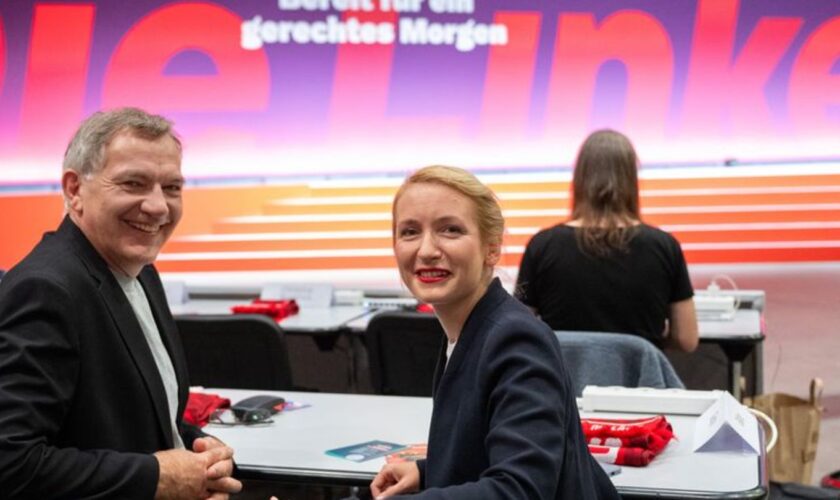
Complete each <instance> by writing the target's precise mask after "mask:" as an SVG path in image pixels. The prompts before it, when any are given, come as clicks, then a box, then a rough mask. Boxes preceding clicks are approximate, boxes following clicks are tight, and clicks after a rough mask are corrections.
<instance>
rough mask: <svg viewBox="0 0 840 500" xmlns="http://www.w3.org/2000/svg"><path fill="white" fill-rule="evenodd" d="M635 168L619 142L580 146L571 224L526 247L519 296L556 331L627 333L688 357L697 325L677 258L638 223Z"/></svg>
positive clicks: (601, 135) (599, 139) (676, 247)
mask: <svg viewBox="0 0 840 500" xmlns="http://www.w3.org/2000/svg"><path fill="white" fill-rule="evenodd" d="M638 163H639V161H638V158H637V156H636V152H635V150H634V149H633V145H632V144H631V143H630V140H629V139H628V138H627V137H625V136H624V135H622V134H620V133H618V132H615V131H613V130H600V131H597V132H594V133H592V134H591V135H590V136H589V137H588V138H587V139H586V141H585V142H584V143H583V146H581V149H580V152H579V153H578V158H577V161H576V163H575V171H574V175H573V178H572V194H573V200H572V214H571V220H569V221H568V222H565V223H562V224H559V225H557V226H554V227H551V228H549V229H545V230H543V231H540V232H539V233H537V234H536V235H535V236H534V237H533V238H532V239H531V241H530V242H529V243H528V246H527V248H526V249H525V254H524V255H523V257H522V263H521V264H520V268H519V276H518V278H517V296H518V297H519V299H520V300H522V302H524V303H525V304H526V305H528V306H529V307H531V308H532V309H533V310H534V311H535V312H536V313H537V314H538V315H539V316H540V317H541V318H542V320H543V321H545V322H546V323H548V325H549V326H551V328H553V329H554V330H577V331H580V330H583V331H600V332H617V333H630V334H635V335H639V336H641V337H644V338H646V339H648V340H650V341H651V342H653V343H654V344H655V345H657V346H659V347H665V346H669V347H675V348H677V349H680V350H683V351H693V350H694V349H695V348H696V347H697V342H698V335H697V318H696V314H695V311H694V301H693V298H692V297H693V295H694V292H693V289H692V286H691V281H690V280H689V276H688V269H687V267H686V264H685V258H684V257H683V253H682V249H681V248H680V244H679V242H677V240H676V239H675V238H674V237H673V236H671V235H670V234H668V233H666V232H665V231H662V230H660V229H657V228H655V227H653V226H649V225H647V224H645V223H644V222H643V221H642V219H641V215H640V211H639V182H638V175H637V170H638Z"/></svg>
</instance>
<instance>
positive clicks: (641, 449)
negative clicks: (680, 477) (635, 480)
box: [580, 415, 674, 467]
mask: <svg viewBox="0 0 840 500" xmlns="http://www.w3.org/2000/svg"><path fill="white" fill-rule="evenodd" d="M580 423H581V427H582V428H583V435H584V436H585V437H586V442H587V443H588V445H589V452H590V453H592V456H594V457H595V459H596V460H599V461H601V462H607V463H611V464H616V465H630V466H634V467H643V466H645V465H647V464H649V463H650V462H651V460H653V458H654V457H655V456H656V455H658V454H659V452H661V451H662V450H663V449H664V448H665V446H666V445H667V444H668V442H669V441H670V440H671V439H672V438H673V437H674V431H673V429H672V428H671V424H669V423H668V420H667V419H666V418H665V416H664V415H657V416H655V417H647V418H639V419H604V418H582V419H581V421H580Z"/></svg>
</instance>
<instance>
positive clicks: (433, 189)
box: [394, 183, 499, 314]
mask: <svg viewBox="0 0 840 500" xmlns="http://www.w3.org/2000/svg"><path fill="white" fill-rule="evenodd" d="M394 255H395V256H396V258H397V265H398V266H399V269H400V276H401V277H402V280H403V282H404V283H405V284H406V286H407V287H408V289H409V290H411V293H412V294H413V295H414V296H415V297H416V298H417V299H418V300H420V301H421V302H425V303H427V304H432V305H433V306H434V307H435V310H436V311H437V313H438V314H446V313H448V312H449V311H453V312H462V313H469V311H471V310H472V308H473V306H475V304H476V303H477V302H478V300H479V299H480V298H481V297H482V295H484V291H485V290H486V287H487V283H488V281H489V280H488V276H489V275H490V273H491V272H492V268H493V266H494V265H495V264H496V262H497V261H498V259H499V246H498V245H488V244H486V243H484V242H482V238H481V235H480V233H479V228H478V223H477V221H476V209H475V204H474V203H473V201H472V200H471V199H469V198H467V197H466V196H465V195H463V194H461V193H459V192H458V191H456V190H454V189H452V188H449V187H446V186H443V185H440V184H433V183H420V184H411V185H409V186H408V187H407V188H406V189H405V190H404V191H403V193H402V196H400V198H399V200H397V203H396V205H395V207H394Z"/></svg>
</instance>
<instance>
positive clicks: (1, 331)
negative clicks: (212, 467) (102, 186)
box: [0, 218, 198, 499]
mask: <svg viewBox="0 0 840 500" xmlns="http://www.w3.org/2000/svg"><path fill="white" fill-rule="evenodd" d="M138 279H139V281H140V283H141V284H142V286H143V288H144V289H145V292H146V296H147V297H148V299H149V304H150V306H151V309H152V313H153V314H154V317H155V322H156V323H157V327H158V330H159V331H160V334H161V338H162V340H163V344H164V346H166V350H167V351H168V352H169V356H170V358H171V359H172V364H173V366H174V368H175V374H176V376H177V379H178V389H179V391H178V401H179V405H178V415H179V416H180V415H182V413H183V411H184V406H185V404H186V400H187V392H188V387H189V383H188V380H187V372H186V364H185V361H184V354H183V352H182V348H181V345H180V341H179V339H178V336H177V327H176V326H175V322H174V320H173V319H172V315H171V314H170V312H169V307H168V306H167V304H166V298H165V295H164V292H163V287H162V285H161V283H160V279H159V277H158V274H157V272H156V271H155V270H154V268H153V267H152V266H146V267H145V268H144V269H143V270H142V271H141V273H140V275H139V276H138ZM179 424H180V417H179ZM181 430H182V432H181V435H182V437H183V438H184V442H185V444H186V445H187V446H188V447H190V446H191V444H192V440H193V439H194V438H195V437H196V435H197V434H198V433H197V430H196V429H194V428H189V429H188V428H187V427H183V426H182V427H181ZM172 445H173V437H172V426H171V425H170V424H169V409H168V405H167V401H166V391H165V389H164V387H163V382H162V381H161V378H160V374H159V372H158V369H157V365H156V364H155V361H154V358H153V357H152V352H151V350H150V349H149V345H148V343H147V341H146V338H145V336H144V335H143V331H142V330H141V328H140V324H139V322H138V321H137V318H136V316H135V314H134V310H133V309H132V307H131V304H130V303H129V302H128V299H126V297H125V293H124V292H123V291H122V289H121V288H120V285H119V284H118V283H117V280H116V279H115V278H114V275H113V274H112V273H111V271H110V270H109V269H108V266H107V264H106V263H105V261H104V260H103V259H102V257H101V256H100V255H99V254H98V253H97V252H96V250H95V249H94V248H93V246H92V245H91V244H90V242H89V241H88V240H87V239H86V238H85V236H84V234H83V233H82V232H81V231H80V230H79V228H78V227H76V225H75V224H74V223H73V222H72V221H70V219H69V218H65V219H64V222H63V223H62V224H61V226H60V227H59V229H58V231H56V232H55V233H48V234H47V235H45V236H44V239H43V240H42V241H41V243H39V244H38V245H37V246H36V247H35V249H34V250H33V251H32V252H31V253H30V254H29V255H28V256H27V257H26V258H25V259H24V260H23V261H22V262H21V263H20V264H18V265H17V266H15V268H14V269H12V270H10V271H9V272H8V273H6V276H4V277H3V281H2V283H0V497H3V498H19V497H20V498H91V497H93V498H121V499H134V498H138V499H140V498H148V499H151V498H152V497H153V496H154V494H155V490H156V488H157V481H158V464H157V460H156V459H155V457H154V456H152V455H151V453H154V452H155V451H158V450H165V449H169V448H172Z"/></svg>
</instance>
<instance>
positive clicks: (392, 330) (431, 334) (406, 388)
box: [365, 311, 446, 396]
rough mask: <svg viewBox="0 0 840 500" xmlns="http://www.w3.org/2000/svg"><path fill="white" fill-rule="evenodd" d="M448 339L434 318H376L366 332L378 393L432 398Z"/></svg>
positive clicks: (421, 315)
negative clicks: (441, 354)
mask: <svg viewBox="0 0 840 500" xmlns="http://www.w3.org/2000/svg"><path fill="white" fill-rule="evenodd" d="M445 339H446V335H445V334H444V332H443V327H441V326H440V322H439V321H438V319H437V318H436V317H435V316H434V315H433V314H428V313H417V312H407V311H386V312H381V313H379V314H377V315H376V316H374V317H373V319H371V320H370V323H369V324H368V327H367V330H366V331H365V342H366V343H367V349H368V360H369V363H370V379H371V384H372V385H373V389H374V391H375V392H376V393H377V394H388V395H393V396H431V395H432V378H433V377H434V373H435V365H436V363H437V358H438V354H439V353H440V349H441V348H442V346H443V343H444V342H445Z"/></svg>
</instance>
